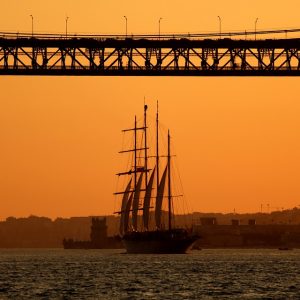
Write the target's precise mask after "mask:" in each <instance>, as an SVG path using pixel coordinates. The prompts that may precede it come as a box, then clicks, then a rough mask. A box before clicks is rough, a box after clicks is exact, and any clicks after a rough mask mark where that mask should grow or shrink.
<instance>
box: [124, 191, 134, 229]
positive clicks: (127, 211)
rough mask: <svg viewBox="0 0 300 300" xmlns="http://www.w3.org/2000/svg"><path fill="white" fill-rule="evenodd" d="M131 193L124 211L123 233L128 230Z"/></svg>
mask: <svg viewBox="0 0 300 300" xmlns="http://www.w3.org/2000/svg"><path fill="white" fill-rule="evenodd" d="M132 198H133V193H131V195H130V197H129V200H128V201H127V204H126V208H125V213H124V233H126V232H127V231H128V224H129V213H130V208H131V203H132Z"/></svg>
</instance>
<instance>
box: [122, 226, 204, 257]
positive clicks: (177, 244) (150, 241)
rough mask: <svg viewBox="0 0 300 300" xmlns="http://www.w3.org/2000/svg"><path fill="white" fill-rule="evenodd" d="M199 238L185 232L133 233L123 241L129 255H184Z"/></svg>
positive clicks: (128, 234)
mask: <svg viewBox="0 0 300 300" xmlns="http://www.w3.org/2000/svg"><path fill="white" fill-rule="evenodd" d="M198 238H199V237H197V236H191V235H189V234H187V232H186V231H184V230H173V231H148V232H131V233H127V234H125V235H124V236H123V238H122V241H123V244H124V246H125V248H126V251H127V253H129V254H184V253H186V252H187V251H188V250H189V249H190V248H191V247H192V245H193V244H194V243H195V241H196V240H197V239H198Z"/></svg>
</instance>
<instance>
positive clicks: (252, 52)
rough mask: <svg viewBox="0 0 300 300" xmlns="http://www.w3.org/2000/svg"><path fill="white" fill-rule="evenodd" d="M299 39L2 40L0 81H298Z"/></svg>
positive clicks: (0, 48) (299, 70)
mask: <svg viewBox="0 0 300 300" xmlns="http://www.w3.org/2000/svg"><path fill="white" fill-rule="evenodd" d="M299 49H300V39H279V40H258V41H255V40H232V39H220V40H189V39H168V40H147V39H119V40H118V39H111V38H106V39H96V38H72V39H64V38H51V39H38V38H34V37H28V38H24V37H23V38H0V75H55V76H58V75H66V76H69V75H82V76H84V75H91V76H97V75H98V76H277V75H278V76H299V75H300V50H299Z"/></svg>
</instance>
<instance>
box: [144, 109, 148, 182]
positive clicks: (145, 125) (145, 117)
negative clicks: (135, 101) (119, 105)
mask: <svg viewBox="0 0 300 300" xmlns="http://www.w3.org/2000/svg"><path fill="white" fill-rule="evenodd" d="M147 108H148V106H147V105H146V104H145V105H144V133H145V188H146V187H147V183H148V176H147V175H148V156H147Z"/></svg>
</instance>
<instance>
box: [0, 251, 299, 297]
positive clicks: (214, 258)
mask: <svg viewBox="0 0 300 300" xmlns="http://www.w3.org/2000/svg"><path fill="white" fill-rule="evenodd" d="M0 299H173V300H174V299H300V250H292V251H279V250H228V249H226V250H224V249H219V250H201V251H192V252H190V253H189V254H187V255H127V254H124V250H62V249H47V250H36V249H28V250H0Z"/></svg>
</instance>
